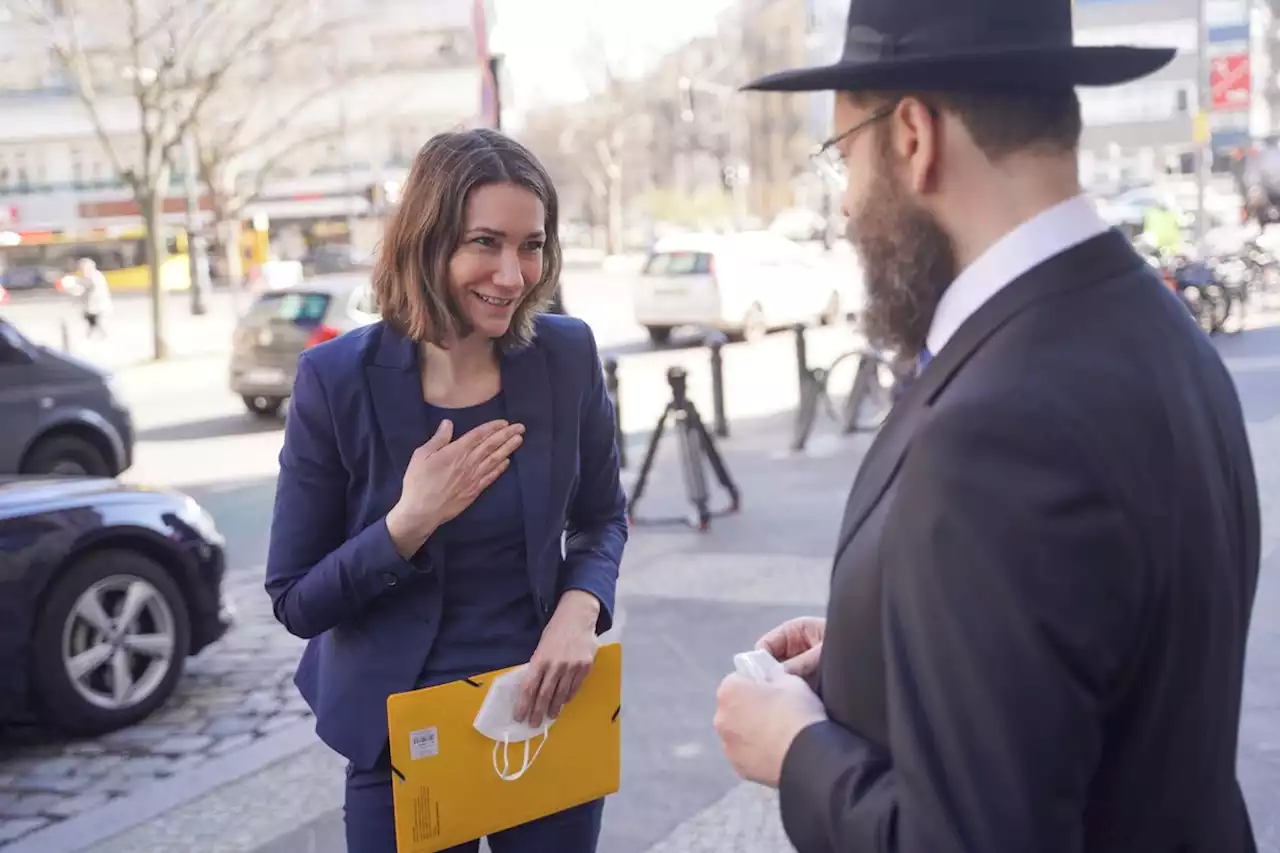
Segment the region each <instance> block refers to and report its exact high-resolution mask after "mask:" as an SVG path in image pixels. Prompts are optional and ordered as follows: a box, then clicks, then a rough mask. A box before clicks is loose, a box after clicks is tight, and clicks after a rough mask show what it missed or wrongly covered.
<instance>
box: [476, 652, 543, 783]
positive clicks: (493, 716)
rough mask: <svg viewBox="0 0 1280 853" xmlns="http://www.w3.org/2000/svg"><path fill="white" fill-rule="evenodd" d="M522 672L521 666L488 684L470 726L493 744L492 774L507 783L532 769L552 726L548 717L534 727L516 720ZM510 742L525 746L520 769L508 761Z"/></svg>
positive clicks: (522, 680) (523, 669)
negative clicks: (534, 744) (534, 742)
mask: <svg viewBox="0 0 1280 853" xmlns="http://www.w3.org/2000/svg"><path fill="white" fill-rule="evenodd" d="M525 673H526V668H525V667H520V668H519V669H513V670H512V671H510V672H507V673H503V674H502V675H500V676H498V677H497V678H495V679H494V680H493V683H492V684H490V685H489V692H488V693H486V694H485V697H484V701H483V702H481V703H480V711H479V712H478V713H477V714H476V719H475V722H474V723H472V725H473V726H475V729H476V731H478V732H480V734H482V735H484V736H485V737H487V738H488V739H489V740H491V741H493V769H494V772H496V773H497V774H498V777H499V778H501V779H503V780H504V781H507V782H514V781H515V780H517V779H519V778H520V777H521V776H523V775H524V774H525V772H526V771H528V769H529V768H530V767H532V766H533V762H534V761H536V760H537V759H538V753H540V752H542V747H543V746H544V745H545V744H546V742H547V737H548V736H549V734H550V729H551V724H552V723H554V722H555V720H552V719H550V718H548V719H545V720H543V721H542V725H541V726H538V727H536V728H535V727H534V726H530V725H529V724H528V723H522V722H517V721H516V719H515V712H516V703H518V702H519V701H520V687H521V685H522V684H523V683H524V677H525ZM538 737H541V738H542V740H541V742H539V743H538V746H537V748H536V749H535V750H533V755H532V756H530V755H529V743H530V741H532V740H534V739H535V738H538ZM513 743H514V744H521V743H523V744H524V762H523V763H522V765H521V766H520V769H519V770H513V769H512V768H511V763H510V760H509V758H508V751H509V750H510V747H511V744H513ZM499 750H501V752H502V761H501V763H499V761H498V752H499Z"/></svg>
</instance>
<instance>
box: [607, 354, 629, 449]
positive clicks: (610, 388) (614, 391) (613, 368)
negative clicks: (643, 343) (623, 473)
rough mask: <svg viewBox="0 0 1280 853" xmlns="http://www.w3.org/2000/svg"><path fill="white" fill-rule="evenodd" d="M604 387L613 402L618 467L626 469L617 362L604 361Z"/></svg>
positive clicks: (612, 358)
mask: <svg viewBox="0 0 1280 853" xmlns="http://www.w3.org/2000/svg"><path fill="white" fill-rule="evenodd" d="M604 387H605V391H607V392H608V394H609V399H610V400H612V401H613V438H614V441H615V442H616V443H617V445H618V466H619V467H621V468H626V467H627V442H626V439H625V438H624V437H623V434H622V400H621V399H620V397H619V395H618V360H617V359H616V358H614V357H613V356H610V357H609V358H606V359H605V360H604Z"/></svg>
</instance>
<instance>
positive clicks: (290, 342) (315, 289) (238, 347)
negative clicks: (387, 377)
mask: <svg viewBox="0 0 1280 853" xmlns="http://www.w3.org/2000/svg"><path fill="white" fill-rule="evenodd" d="M376 320H378V314H377V308H376V306H375V305H374V299H373V293H372V290H371V288H370V285H369V276H368V274H363V275H360V274H355V275H333V276H320V277H317V278H313V279H309V280H307V281H304V282H302V283H300V284H297V285H294V286H292V287H286V288H282V289H281V290H275V291H271V292H270V293H264V294H262V296H260V297H259V298H258V301H257V302H256V303H254V305H253V307H252V308H250V309H249V313H247V314H246V315H245V316H244V319H242V320H241V321H240V323H239V325H238V326H237V327H236V331H235V336H234V339H233V341H232V347H231V390H232V391H233V392H235V393H236V394H239V395H240V397H241V399H243V400H244V405H245V408H247V409H248V410H249V411H250V412H252V413H253V414H255V415H260V416H263V417H274V416H276V415H277V414H279V412H280V408H281V406H283V405H284V401H285V400H287V399H288V398H289V395H290V393H291V392H292V390H293V375H294V372H295V371H296V370H297V366H298V356H300V355H301V354H302V351H303V350H305V349H307V348H309V347H313V346H315V345H316V344H320V343H323V342H325V341H328V340H332V339H333V338H336V337H337V336H338V335H341V334H342V333H343V332H347V331H350V330H351V329H356V328H359V327H361V326H365V325H368V324H369V323H372V322H375V321H376Z"/></svg>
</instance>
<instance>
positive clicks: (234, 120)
mask: <svg viewBox="0 0 1280 853" xmlns="http://www.w3.org/2000/svg"><path fill="white" fill-rule="evenodd" d="M323 48H324V45H323V44H320V43H309V44H298V43H295V44H292V45H290V46H289V48H288V49H286V50H282V51H278V52H275V53H273V55H272V56H271V57H270V59H269V62H270V64H271V67H272V71H273V73H272V77H273V78H274V79H275V81H276V82H277V84H278V85H276V86H274V87H272V88H273V91H271V92H263V91H261V90H260V89H258V88H257V87H256V86H255V83H256V80H255V79H254V77H253V76H252V75H242V79H238V80H236V82H235V84H234V85H227V86H224V87H223V88H222V90H221V91H220V92H219V93H218V94H217V95H216V96H215V97H214V98H211V99H210V100H209V101H208V102H207V103H206V105H205V107H204V109H203V110H202V111H201V113H200V114H199V115H197V116H196V118H195V120H194V122H193V125H192V129H191V130H192V132H191V139H192V144H193V146H194V152H193V153H194V160H195V164H196V168H197V171H198V174H199V179H200V183H201V184H203V186H204V188H205V192H206V194H207V197H208V199H209V207H210V212H211V213H212V215H213V219H214V223H215V226H216V228H217V230H218V234H219V238H220V241H221V243H222V247H223V250H224V260H225V264H226V269H227V273H228V276H229V277H230V283H231V286H232V290H233V292H234V293H236V294H237V295H238V294H239V288H240V281H241V275H242V271H241V260H240V248H239V247H240V223H241V221H242V220H243V214H244V210H245V208H246V207H247V206H248V205H249V204H251V203H252V202H253V201H254V200H255V199H257V198H258V197H259V196H260V195H261V193H262V191H263V189H264V187H265V184H266V182H267V181H268V180H269V179H270V178H271V177H272V176H273V175H274V174H276V173H277V171H278V170H279V169H280V168H281V167H283V166H285V165H287V164H288V163H290V162H291V161H294V160H296V159H299V158H302V159H305V158H306V157H307V155H308V154H310V153H311V152H312V151H314V150H317V149H320V148H322V147H324V148H327V147H328V145H329V144H331V143H332V142H334V141H335V140H339V139H341V138H342V137H343V136H344V135H345V133H346V130H347V127H346V121H345V120H339V121H333V120H331V118H330V117H329V116H323V117H322V118H321V119H320V120H318V121H316V120H312V119H313V116H314V113H315V112H317V108H318V107H324V106H327V105H329V102H330V101H331V100H332V98H333V97H334V96H335V94H336V95H339V96H341V89H342V88H343V86H344V85H345V84H346V83H348V82H349V81H350V80H351V78H350V77H348V78H343V79H333V75H332V74H331V73H321V74H316V73H306V71H307V70H308V69H307V68H306V66H307V64H308V63H307V62H305V61H303V62H292V61H291V60H293V59H298V58H302V57H303V56H304V55H305V54H312V56H311V63H310V64H316V63H315V62H314V54H316V53H317V52H319V53H328V52H327V51H325V50H323ZM340 118H345V117H340Z"/></svg>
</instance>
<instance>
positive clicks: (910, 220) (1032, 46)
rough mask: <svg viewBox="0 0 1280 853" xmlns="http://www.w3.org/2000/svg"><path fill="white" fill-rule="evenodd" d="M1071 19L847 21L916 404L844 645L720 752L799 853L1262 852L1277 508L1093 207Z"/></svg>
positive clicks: (887, 316)
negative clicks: (1264, 539)
mask: <svg viewBox="0 0 1280 853" xmlns="http://www.w3.org/2000/svg"><path fill="white" fill-rule="evenodd" d="M1071 14H1072V2H1071V0H853V2H852V3H851V4H850V11H849V20H848V29H847V36H846V41H845V48H844V53H843V56H842V58H841V59H840V60H839V61H837V62H836V63H835V64H834V65H831V66H828V67H826V68H819V69H808V70H798V71H789V72H782V73H779V74H776V75H773V76H770V77H767V78H764V79H762V80H759V81H756V82H755V83H753V84H752V85H751V86H750V87H749V88H754V89H758V90H764V91H772V90H777V91H816V90H835V91H836V92H837V93H838V94H837V95H836V101H835V102H836V107H835V131H836V133H835V135H834V136H833V137H832V138H831V139H830V140H829V141H828V142H827V143H826V144H825V145H823V146H822V156H826V155H828V154H830V155H833V157H832V160H831V161H830V165H831V170H830V174H832V175H843V176H846V177H845V181H846V183H847V188H846V191H845V208H846V210H847V212H848V213H849V215H850V229H849V238H850V240H851V241H852V242H853V244H854V246H855V248H856V249H857V250H858V252H859V253H860V255H861V257H862V261H863V264H864V267H865V270H866V282H867V290H868V304H867V309H866V313H865V317H864V319H865V322H866V332H867V334H868V336H869V337H870V338H871V340H872V341H873V342H874V343H876V344H878V345H881V346H885V347H886V348H888V349H891V350H897V351H903V352H908V353H919V365H920V367H919V375H918V378H917V380H916V381H915V382H914V383H912V384H911V386H910V388H909V389H908V390H907V391H906V392H905V394H904V396H903V397H902V398H901V399H900V400H899V402H898V404H897V406H896V407H895V409H894V411H893V414H892V416H891V417H890V418H889V420H888V422H887V423H886V424H885V426H884V428H883V429H882V430H881V432H880V433H879V435H878V436H877V438H876V441H875V443H874V445H873V446H872V447H871V449H870V450H869V451H868V453H867V456H866V459H865V460H864V461H863V463H862V467H861V470H860V471H859V474H858V478H857V482H856V483H855V485H854V487H853V490H852V493H851V495H850V497H849V501H848V504H847V507H846V509H845V514H844V519H843V523H842V525H841V531H840V535H839V537H838V547H837V549H836V558H835V565H834V569H833V575H832V580H831V587H830V600H829V604H828V608H827V618H826V620H821V619H808V620H801V621H796V622H789V623H786V624H784V625H782V626H780V627H779V628H778V629H776V630H775V631H773V632H770V633H769V634H767V635H766V636H765V637H764V638H762V640H761V645H762V646H763V647H765V648H767V649H769V650H770V651H772V653H773V654H774V655H775V657H778V658H780V659H782V660H784V661H785V662H786V663H785V665H786V666H787V668H788V669H789V670H790V672H791V673H792V674H789V675H782V676H779V677H777V678H776V679H773V680H769V681H766V682H764V683H760V682H754V681H749V680H747V679H744V678H742V677H739V676H737V675H731V676H729V677H728V678H726V679H725V681H724V682H723V684H722V685H721V688H720V691H719V696H718V710H717V714H716V727H717V730H718V731H719V733H720V737H721V740H722V743H723V745H724V749H725V752H726V754H727V756H728V757H729V759H730V760H731V761H732V763H733V765H734V767H735V768H736V769H737V771H738V772H739V773H740V774H741V775H742V776H744V777H745V778H748V779H753V780H755V781H757V782H761V783H763V784H766V785H773V786H777V787H778V788H779V791H780V799H781V809H782V821H783V824H784V826H785V828H786V832H787V835H788V837H789V838H790V839H791V842H792V844H793V845H794V846H795V848H796V849H797V850H798V851H800V853H836V851H840V852H841V853H852V852H853V851H858V852H859V853H870V852H871V851H912V853H917V851H920V853H923V851H928V853H961V851H964V853H1031V851H1036V853H1055V852H1056V851H1062V853H1067V851H1071V853H1081V851H1095V852H1096V851H1117V853H1118V851H1143V853H1155V851H1169V853H1172V851H1175V850H1176V851H1180V853H1245V851H1253V850H1254V849H1255V845H1254V839H1253V835H1252V830H1251V828H1250V821H1249V817H1248V814H1247V812H1246V808H1245V802H1244V798H1243V797H1242V795H1241V792H1240V786H1239V784H1238V783H1237V780H1236V752H1237V745H1238V733H1239V721H1240V705H1241V691H1242V685H1243V677H1244V675H1243V674H1244V659H1245V643H1246V638H1247V636H1248V629H1249V618H1250V612H1251V609H1252V605H1253V599H1254V593H1255V589H1256V584H1257V579H1258V564H1259V551H1260V533H1259V507H1258V491H1257V483H1256V481H1255V476H1254V469H1253V463H1252V460H1251V457H1250V449H1249V442H1248V437H1247V435H1246V431H1245V424H1244V418H1243V414H1242V411H1241V406H1240V401H1239V399H1238V397H1237V395H1236V393H1235V389H1234V386H1233V383H1232V380H1231V377H1230V374H1229V373H1228V372H1227V370H1226V368H1225V367H1224V365H1223V362H1222V359H1221V358H1220V357H1219V356H1218V354H1217V352H1216V350H1215V349H1214V347H1213V345H1212V344H1211V343H1210V342H1209V340H1208V339H1207V338H1206V337H1205V335H1204V334H1202V333H1201V332H1200V331H1199V329H1197V328H1196V326H1195V324H1194V323H1193V322H1192V320H1191V318H1190V317H1189V316H1188V315H1187V312H1186V310H1185V309H1184V308H1183V307H1182V306H1181V305H1180V304H1179V302H1178V300H1177V298H1176V297H1175V296H1174V295H1173V294H1172V293H1170V292H1169V290H1168V289H1167V288H1166V287H1164V286H1163V285H1162V284H1161V282H1160V280H1159V278H1158V277H1157V276H1156V274H1155V273H1154V271H1153V270H1152V269H1151V267H1150V266H1149V265H1148V264H1146V263H1145V262H1144V261H1143V260H1142V258H1140V257H1139V256H1138V255H1137V254H1136V253H1135V252H1134V250H1133V248H1132V246H1131V245H1130V244H1129V242H1128V241H1127V240H1126V239H1125V238H1124V237H1123V236H1121V235H1120V234H1119V233H1117V232H1115V231H1113V230H1111V229H1109V228H1108V227H1107V225H1106V223H1105V222H1104V221H1103V220H1102V219H1101V217H1100V216H1099V214H1098V213H1097V211H1096V210H1095V209H1094V206H1093V204H1092V202H1091V201H1090V200H1089V199H1088V198H1087V197H1086V196H1085V195H1084V194H1083V193H1082V191H1081V187H1080V184H1079V180H1078V176H1077V152H1078V145H1079V140H1080V135H1081V112H1080V103H1079V100H1078V99H1077V95H1076V93H1075V90H1074V87H1075V86H1077V85H1108V84H1119V83H1124V82H1126V81H1129V80H1134V79H1136V78H1139V77H1142V76H1144V75H1146V74H1148V73H1150V72H1154V71H1156V70H1157V69H1159V68H1161V67H1163V66H1165V65H1166V64H1168V62H1169V61H1170V60H1171V59H1172V57H1173V55H1174V52H1173V51H1172V50H1159V49H1152V48H1142V49H1139V48H1130V47H1106V46H1097V47H1093V46H1091V47H1073V46H1072V26H1071Z"/></svg>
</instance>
